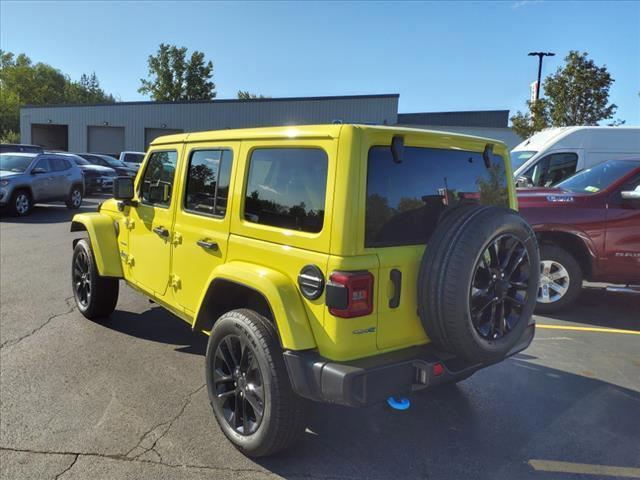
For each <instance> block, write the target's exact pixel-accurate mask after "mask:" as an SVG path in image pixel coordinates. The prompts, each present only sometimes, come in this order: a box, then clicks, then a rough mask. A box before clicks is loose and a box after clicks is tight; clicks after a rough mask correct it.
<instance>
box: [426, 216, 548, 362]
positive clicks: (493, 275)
mask: <svg viewBox="0 0 640 480" xmlns="http://www.w3.org/2000/svg"><path fill="white" fill-rule="evenodd" d="M539 264H540V259H539V253H538V245H537V242H536V238H535V234H534V233H533V230H532V229H531V227H530V226H529V225H528V224H527V223H526V222H525V220H524V219H523V218H522V217H521V216H520V215H518V213H517V212H515V211H513V210H509V209H506V208H499V207H488V206H479V205H463V206H458V207H454V208H452V209H450V210H449V211H447V212H446V215H444V216H443V217H442V218H441V221H440V222H439V225H438V226H437V228H436V230H435V232H434V234H433V236H432V237H431V239H430V241H429V243H428V245H427V248H426V250H425V253H424V256H423V258H422V263H421V265H420V271H419V276H418V313H419V315H420V319H421V321H422V324H423V326H424V329H425V331H426V333H427V335H428V336H429V338H430V339H431V341H432V342H433V343H434V345H435V346H436V347H438V348H439V349H442V350H445V351H448V352H451V353H453V354H455V355H457V356H459V357H463V358H465V359H466V360H468V361H471V362H486V361H491V360H493V359H498V358H500V357H503V356H505V355H506V354H507V353H508V352H509V351H510V350H511V349H512V348H513V347H514V346H516V344H517V343H518V340H520V337H521V336H522V334H523V333H524V330H525V329H526V328H527V326H528V324H529V321H530V319H531V315H532V313H533V309H534V307H535V305H536V297H537V291H538V279H539V276H540V271H539Z"/></svg>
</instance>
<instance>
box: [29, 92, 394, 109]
mask: <svg viewBox="0 0 640 480" xmlns="http://www.w3.org/2000/svg"><path fill="white" fill-rule="evenodd" d="M368 98H400V94H399V93H381V94H372V95H329V96H317V97H276V98H249V99H237V98H226V99H214V100H179V101H175V102H154V101H137V102H114V103H65V104H44V105H23V106H22V107H21V108H67V107H123V106H127V105H182V104H187V105H194V104H205V105H215V104H218V103H260V102H265V103H266V102H302V101H323V100H358V99H363V100H364V99H368Z"/></svg>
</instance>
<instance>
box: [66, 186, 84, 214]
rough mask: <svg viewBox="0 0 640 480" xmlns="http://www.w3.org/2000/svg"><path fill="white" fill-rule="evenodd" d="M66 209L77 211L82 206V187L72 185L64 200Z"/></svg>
mask: <svg viewBox="0 0 640 480" xmlns="http://www.w3.org/2000/svg"><path fill="white" fill-rule="evenodd" d="M65 203H66V204H67V208H70V209H72V210H77V209H78V208H80V206H81V205H82V187H80V186H79V185H74V186H73V187H71V191H70V192H69V195H68V196H67V199H66V200H65Z"/></svg>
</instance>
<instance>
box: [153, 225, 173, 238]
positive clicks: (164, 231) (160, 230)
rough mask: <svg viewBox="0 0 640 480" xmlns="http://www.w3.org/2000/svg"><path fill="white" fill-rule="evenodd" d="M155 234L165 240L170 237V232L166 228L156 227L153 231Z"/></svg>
mask: <svg viewBox="0 0 640 480" xmlns="http://www.w3.org/2000/svg"><path fill="white" fill-rule="evenodd" d="M153 231H154V232H156V233H157V234H158V235H160V236H161V237H163V238H167V237H168V236H169V230H167V229H166V228H164V227H162V226H161V227H155V228H154V229H153Z"/></svg>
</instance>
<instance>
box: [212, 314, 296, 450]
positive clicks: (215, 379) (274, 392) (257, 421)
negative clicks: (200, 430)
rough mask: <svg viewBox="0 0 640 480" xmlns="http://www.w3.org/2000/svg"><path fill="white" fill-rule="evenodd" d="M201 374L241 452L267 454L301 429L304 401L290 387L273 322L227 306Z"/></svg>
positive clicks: (291, 441) (228, 434)
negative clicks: (204, 374) (227, 310)
mask: <svg viewBox="0 0 640 480" xmlns="http://www.w3.org/2000/svg"><path fill="white" fill-rule="evenodd" d="M206 376H207V390H208V393H209V401H210V403H211V407H212V408H213V413H214V416H215V417H216V420H217V421H218V424H219V425H220V428H221V429H222V431H223V433H224V434H225V436H226V437H227V438H228V439H229V440H230V441H231V443H233V445H234V446H235V447H236V448H237V449H238V450H240V451H241V452H242V453H244V454H245V455H248V456H251V457H264V456H267V455H272V454H274V453H277V452H279V451H282V450H285V449H287V448H289V447H290V446H291V445H293V444H294V443H295V442H296V441H297V440H298V439H299V438H300V437H301V436H302V434H303V433H304V430H305V427H306V421H305V420H306V404H307V402H306V401H305V400H303V399H302V398H300V397H298V396H297V395H296V394H295V393H294V392H293V390H292V388H291V383H290V381H289V375H288V373H287V369H286V367H285V364H284V358H283V356H282V349H281V347H280V344H279V342H278V338H277V335H276V332H275V329H274V326H273V325H272V324H271V323H270V322H269V321H268V320H267V319H265V318H264V317H262V316H261V315H259V314H257V313H256V312H254V311H253V310H247V309H239V310H232V311H230V312H227V313H225V314H224V315H222V316H221V317H220V318H219V319H218V320H217V321H216V323H215V324H214V326H213V329H212V330H211V336H210V337H209V344H208V346H207V356H206Z"/></svg>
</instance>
